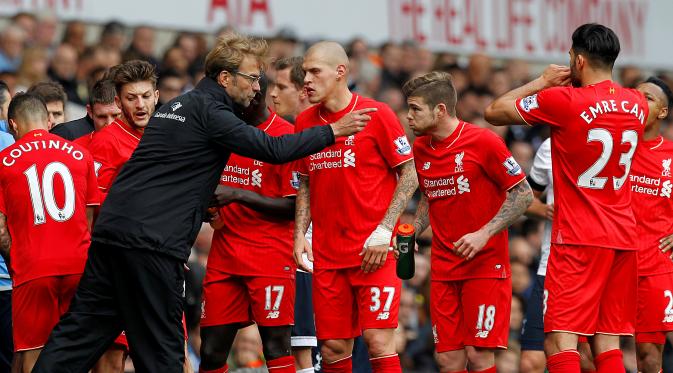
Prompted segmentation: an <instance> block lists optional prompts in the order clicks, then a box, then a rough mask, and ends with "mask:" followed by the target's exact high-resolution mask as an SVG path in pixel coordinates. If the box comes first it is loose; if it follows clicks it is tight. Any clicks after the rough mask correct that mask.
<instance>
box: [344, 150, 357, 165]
mask: <svg viewBox="0 0 673 373" xmlns="http://www.w3.org/2000/svg"><path fill="white" fill-rule="evenodd" d="M344 167H355V152H354V151H353V150H352V149H348V150H346V151H345V152H344Z"/></svg>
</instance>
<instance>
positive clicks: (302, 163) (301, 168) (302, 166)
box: [292, 115, 309, 187]
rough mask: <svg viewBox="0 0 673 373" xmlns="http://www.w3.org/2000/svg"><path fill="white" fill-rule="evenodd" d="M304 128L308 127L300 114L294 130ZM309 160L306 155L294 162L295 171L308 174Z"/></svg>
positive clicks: (297, 130) (299, 130)
mask: <svg viewBox="0 0 673 373" xmlns="http://www.w3.org/2000/svg"><path fill="white" fill-rule="evenodd" d="M304 128H306V121H305V120H304V119H302V116H301V115H300V116H299V117H297V121H296V123H295V125H294V132H295V133H297V132H301V131H302V130H303V129H304ZM308 161H309V159H308V157H304V158H301V159H297V160H296V161H294V162H292V165H293V167H294V171H296V172H297V173H298V174H301V175H304V176H308ZM297 187H299V184H297Z"/></svg>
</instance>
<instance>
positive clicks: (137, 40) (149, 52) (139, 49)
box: [122, 26, 159, 68]
mask: <svg viewBox="0 0 673 373" xmlns="http://www.w3.org/2000/svg"><path fill="white" fill-rule="evenodd" d="M122 60H124V61H130V60H143V61H147V62H149V63H151V64H152V65H153V66H154V67H155V68H158V67H159V61H158V60H157V59H156V58H155V57H154V29H153V28H151V27H148V26H138V27H136V29H135V30H134V31H133V38H132V39H131V45H129V47H128V49H127V50H126V52H124V55H123V57H122Z"/></svg>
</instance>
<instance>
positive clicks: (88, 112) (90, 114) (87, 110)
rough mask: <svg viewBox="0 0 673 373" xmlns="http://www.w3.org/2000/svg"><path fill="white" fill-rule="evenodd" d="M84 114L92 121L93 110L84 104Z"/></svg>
mask: <svg viewBox="0 0 673 373" xmlns="http://www.w3.org/2000/svg"><path fill="white" fill-rule="evenodd" d="M86 114H87V115H88V116H89V118H91V119H93V108H92V107H91V105H90V104H86Z"/></svg>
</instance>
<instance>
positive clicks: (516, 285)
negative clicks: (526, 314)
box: [511, 261, 533, 317]
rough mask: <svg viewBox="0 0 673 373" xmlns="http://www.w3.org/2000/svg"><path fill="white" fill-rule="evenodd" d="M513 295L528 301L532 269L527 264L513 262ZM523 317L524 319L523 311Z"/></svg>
mask: <svg viewBox="0 0 673 373" xmlns="http://www.w3.org/2000/svg"><path fill="white" fill-rule="evenodd" d="M511 271H512V293H513V294H516V295H520V296H523V297H524V298H526V299H528V297H529V295H530V288H531V285H532V284H533V283H532V280H531V275H530V269H529V268H528V266H526V265H525V264H523V263H521V262H518V261H512V265H511ZM521 312H522V315H521V317H523V311H521Z"/></svg>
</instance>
